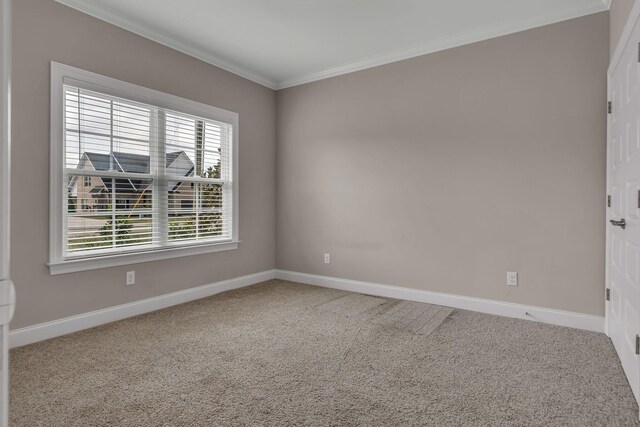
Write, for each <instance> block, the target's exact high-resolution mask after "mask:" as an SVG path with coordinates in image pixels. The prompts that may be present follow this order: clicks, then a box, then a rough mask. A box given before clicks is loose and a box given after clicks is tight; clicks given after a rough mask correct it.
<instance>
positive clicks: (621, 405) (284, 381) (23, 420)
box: [10, 281, 640, 426]
mask: <svg viewBox="0 0 640 427" xmlns="http://www.w3.org/2000/svg"><path fill="white" fill-rule="evenodd" d="M11 357H12V358H11V374H12V377H11V415H10V417H11V425H12V426H226V425H247V426H249V425H251V426H261V425H269V426H288V425H296V426H301V425H312V426H326V425H345V426H398V425H442V426H445V425H452V426H453V425H455V426H458V425H474V426H475V425H514V426H528V425H533V426H536V425H537V426H552V425H575V426H592V425H593V426H622V425H625V426H626V425H630V426H633V425H640V423H638V407H637V405H636V404H635V401H634V399H633V396H632V393H631V389H630V388H629V385H628V383H627V382H626V379H625V377H624V375H623V373H622V368H621V366H620V364H619V362H618V361H617V359H616V356H615V353H614V349H613V347H612V345H611V342H610V341H609V339H608V338H607V337H606V336H604V335H602V334H596V333H590V332H584V331H578V330H573V329H568V328H561V327H555V326H549V325H544V324H539V323H534V322H530V321H523V320H515V319H509V318H503V317H496V316H490V315H484V314H478V313H473V312H468V311H461V310H450V309H446V308H442V307H437V306H429V305H423V304H416V303H408V302H404V301H397V300H389V299H385V298H377V297H370V296H363V295H357V294H350V293H347V292H343V291H337V290H331V289H323V288H318V287H313V286H306V285H299V284H294V283H290V282H282V281H270V282H266V283H264V284H260V285H256V286H252V287H250V288H245V289H241V290H237V291H232V292H227V293H224V294H220V295H217V296H214V297H211V298H207V299H203V300H200V301H195V302H192V303H189V304H184V305H181V306H178V307H173V308H170V309H166V310H162V311H158V312H155V313H151V314H147V315H144V316H139V317H136V318H132V319H128V320H124V321H121V322H117V323H112V324H110V325H105V326H102V327H99V328H95V329H92V330H88V331H83V332H79V333H76V334H73V335H68V336H64V337H60V338H57V339H53V340H49V341H46V342H42V343H38V344H34V345H31V346H27V347H22V348H19V349H16V350H13V351H12V353H11Z"/></svg>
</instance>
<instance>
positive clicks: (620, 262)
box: [607, 25, 640, 401]
mask: <svg viewBox="0 0 640 427" xmlns="http://www.w3.org/2000/svg"><path fill="white" fill-rule="evenodd" d="M639 42H640V25H635V27H634V28H633V31H631V36H630V37H629V39H628V42H627V43H626V46H625V48H624V51H623V54H622V56H621V57H620V60H619V62H617V64H616V65H614V67H615V68H613V70H612V71H610V77H609V95H610V98H609V99H610V100H611V114H610V115H609V144H608V145H609V156H608V157H609V159H608V162H609V165H608V170H609V184H608V186H609V195H610V197H611V209H609V215H608V219H609V220H610V223H609V224H608V225H607V226H608V227H609V230H608V233H607V235H608V239H609V242H608V243H609V250H608V255H609V256H608V261H607V262H608V263H609V265H608V278H609V284H608V286H609V298H610V301H609V307H608V316H609V317H608V319H609V335H610V337H611V340H612V341H613V344H614V346H615V348H616V351H617V352H618V356H619V357H620V361H621V362H622V367H623V368H624V372H625V374H626V375H627V378H628V379H629V384H630V385H631V388H632V390H633V393H634V395H635V397H636V399H637V400H639V401H640V356H638V354H637V353H638V348H637V347H638V345H639V343H638V339H639V338H638V334H639V333H640V62H639V60H640V57H639V55H640V50H639V46H640V45H639ZM622 221H624V224H623V223H622Z"/></svg>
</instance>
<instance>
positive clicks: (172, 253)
mask: <svg viewBox="0 0 640 427" xmlns="http://www.w3.org/2000/svg"><path fill="white" fill-rule="evenodd" d="M238 243H240V242H239V241H231V242H223V243H212V244H206V245H194V246H187V247H178V248H163V249H155V250H150V251H146V252H137V253H127V254H117V255H106V256H101V257H93V258H77V259H69V260H65V261H59V262H50V263H48V264H47V265H48V266H49V274H51V275H52V276H54V275H57V274H65V273H73V272H76V271H87V270H97V269H99V268H107V267H117V266H119V265H129V264H137V263H141V262H149V261H159V260H163V259H171V258H178V257H184V256H191V255H201V254H207V253H211V252H221V251H229V250H233V249H238Z"/></svg>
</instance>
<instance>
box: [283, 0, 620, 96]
mask: <svg viewBox="0 0 640 427" xmlns="http://www.w3.org/2000/svg"><path fill="white" fill-rule="evenodd" d="M601 1H603V2H605V3H608V2H610V0H601ZM605 10H607V8H606V5H605V4H601V3H600V2H585V3H583V4H580V5H578V6H573V7H568V8H563V9H559V10H556V11H554V12H551V13H546V14H542V15H537V16H533V17H530V18H526V19H522V20H517V21H512V22H508V23H505V24H501V25H495V26H489V27H485V28H481V29H478V30H472V31H465V32H461V33H458V34H454V35H451V36H447V37H443V38H440V39H437V40H434V41H430V42H427V43H422V44H419V45H416V46H412V47H409V48H404V49H398V50H395V51H391V52H387V53H384V54H382V55H377V56H374V57H370V58H366V59H363V60H362V61H358V62H353V63H350V64H345V65H342V66H339V67H335V68H330V69H328V70H324V71H320V72H317V73H310V74H306V75H303V76H299V77H294V78H292V79H287V80H283V81H279V82H278V84H277V85H276V89H285V88H288V87H292V86H298V85H302V84H305V83H311V82H315V81H318V80H324V79H328V78H330V77H336V76H340V75H342V74H348V73H353V72H355V71H361V70H366V69H367V68H373V67H377V66H379V65H385V64H390V63H393V62H398V61H402V60H404V59H410V58H415V57H417V56H422V55H426V54H429V53H434V52H439V51H442V50H446V49H451V48H454V47H459V46H463V45H467V44H471V43H476V42H480V41H484V40H489V39H492V38H496V37H500V36H506V35H508V34H513V33H518V32H520V31H525V30H530V29H533V28H537V27H543V26H545V25H550V24H555V23H557V22H562V21H567V20H569V19H574V18H580V17H582V16H587V15H592V14H594V13H599V12H604V11H605Z"/></svg>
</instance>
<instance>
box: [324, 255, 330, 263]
mask: <svg viewBox="0 0 640 427" xmlns="http://www.w3.org/2000/svg"><path fill="white" fill-rule="evenodd" d="M324 263H325V264H331V254H324Z"/></svg>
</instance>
